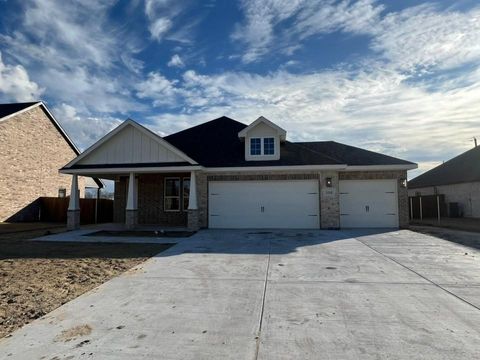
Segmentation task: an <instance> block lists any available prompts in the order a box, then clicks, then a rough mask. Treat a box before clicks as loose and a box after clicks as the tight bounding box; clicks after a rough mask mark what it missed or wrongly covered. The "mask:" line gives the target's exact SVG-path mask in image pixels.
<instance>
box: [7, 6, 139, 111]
mask: <svg viewBox="0 0 480 360" xmlns="http://www.w3.org/2000/svg"><path fill="white" fill-rule="evenodd" d="M114 3H115V1H113V0H109V1H104V2H101V3H100V2H97V1H94V0H87V1H82V2H81V3H70V2H65V1H60V0H49V1H40V0H26V1H25V2H24V3H23V5H24V13H23V16H21V17H20V19H19V21H18V22H17V25H16V27H15V29H13V30H12V31H11V32H10V33H7V34H2V35H0V44H2V45H5V46H4V49H5V50H4V51H5V53H8V55H9V56H10V57H11V58H13V59H16V60H17V61H18V62H19V63H20V64H22V65H23V66H24V67H25V68H27V69H28V71H29V73H30V74H31V75H32V76H33V79H32V80H33V81H35V82H36V83H38V84H40V85H41V86H42V87H43V88H45V94H46V95H48V96H49V97H51V98H54V99H55V100H56V101H57V102H58V103H61V102H65V103H72V102H73V101H74V102H75V106H76V109H77V110H78V111H80V112H82V113H83V114H85V115H91V113H96V112H100V113H113V112H120V113H127V112H129V111H131V110H138V111H141V110H142V109H144V108H145V107H144V106H142V105H141V104H139V103H138V102H137V101H135V99H134V98H132V96H131V93H130V92H129V91H128V88H129V87H128V86H127V85H126V84H129V83H134V82H135V80H136V79H137V76H138V74H139V72H140V71H141V70H142V67H143V63H142V62H141V61H139V60H137V59H135V57H134V55H135V54H136V53H137V52H138V51H139V49H140V48H141V46H140V45H139V43H138V41H137V40H131V39H130V37H129V36H127V35H126V34H124V33H123V32H122V30H121V29H120V28H119V27H116V26H115V24H113V23H112V22H111V21H110V20H109V18H108V14H109V11H110V8H111V6H112V5H113V4H114ZM92 14H94V16H92ZM127 69H129V70H130V72H129V71H128V70H127ZM125 70H127V71H125Z"/></svg>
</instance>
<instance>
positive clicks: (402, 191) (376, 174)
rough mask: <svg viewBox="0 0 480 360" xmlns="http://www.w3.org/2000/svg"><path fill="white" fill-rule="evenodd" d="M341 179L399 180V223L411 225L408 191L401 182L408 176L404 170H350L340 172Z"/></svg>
mask: <svg viewBox="0 0 480 360" xmlns="http://www.w3.org/2000/svg"><path fill="white" fill-rule="evenodd" d="M339 176H340V180H372V179H378V180H384V179H385V180H387V179H396V180H397V191H398V216H399V218H398V223H399V226H400V228H407V227H408V225H409V218H408V216H409V215H408V191H407V188H404V187H402V186H401V184H400V179H406V178H407V172H406V171H404V170H399V171H350V172H340V173H339Z"/></svg>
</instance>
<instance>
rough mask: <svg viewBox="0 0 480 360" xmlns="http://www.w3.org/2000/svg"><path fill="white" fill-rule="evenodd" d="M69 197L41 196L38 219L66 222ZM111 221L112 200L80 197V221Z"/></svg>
mask: <svg viewBox="0 0 480 360" xmlns="http://www.w3.org/2000/svg"><path fill="white" fill-rule="evenodd" d="M69 200H70V199H69V198H68V197H67V198H57V197H41V198H40V221H45V222H63V223H66V222H67V210H68V202H69ZM112 221H113V200H109V199H80V223H81V224H95V223H106V222H112Z"/></svg>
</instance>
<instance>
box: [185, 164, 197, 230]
mask: <svg viewBox="0 0 480 360" xmlns="http://www.w3.org/2000/svg"><path fill="white" fill-rule="evenodd" d="M198 220H199V219H198V203H197V178H196V173H195V171H192V172H191V173H190V194H189V196H188V229H189V230H192V231H197V230H198V229H199V223H198Z"/></svg>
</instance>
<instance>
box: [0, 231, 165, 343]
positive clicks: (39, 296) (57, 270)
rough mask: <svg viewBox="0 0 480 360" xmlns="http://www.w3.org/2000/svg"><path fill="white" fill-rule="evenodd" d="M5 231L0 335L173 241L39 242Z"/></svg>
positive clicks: (0, 245) (0, 256) (0, 246)
mask: <svg viewBox="0 0 480 360" xmlns="http://www.w3.org/2000/svg"><path fill="white" fill-rule="evenodd" d="M44 233H45V230H43V229H42V230H40V234H39V233H38V231H37V230H36V231H33V232H28V233H23V232H22V233H15V234H9V235H6V234H2V235H0V338H1V337H4V336H6V335H7V334H9V333H11V332H13V331H14V330H16V329H18V328H20V327H21V326H23V325H25V324H27V323H29V322H31V321H33V320H35V319H37V318H39V317H41V316H43V315H45V314H47V313H49V312H50V311H52V310H54V309H55V308H57V307H59V306H60V305H62V304H64V303H66V302H68V301H70V300H72V299H74V298H76V297H77V296H79V295H81V294H83V293H85V292H86V291H88V290H91V289H93V288H94V287H96V286H98V285H100V284H102V283H104V282H105V281H107V280H109V279H111V278H113V277H115V276H117V275H119V274H121V273H123V272H124V271H126V270H128V269H130V268H132V267H134V266H135V265H137V264H139V263H141V262H143V261H145V260H146V259H148V258H149V257H152V256H154V255H155V254H157V253H159V252H162V251H164V250H166V249H167V248H169V247H170V246H172V245H169V244H167V245H165V244H118V243H67V242H36V241H28V240H27V239H28V238H31V237H36V236H39V235H43V234H44Z"/></svg>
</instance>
